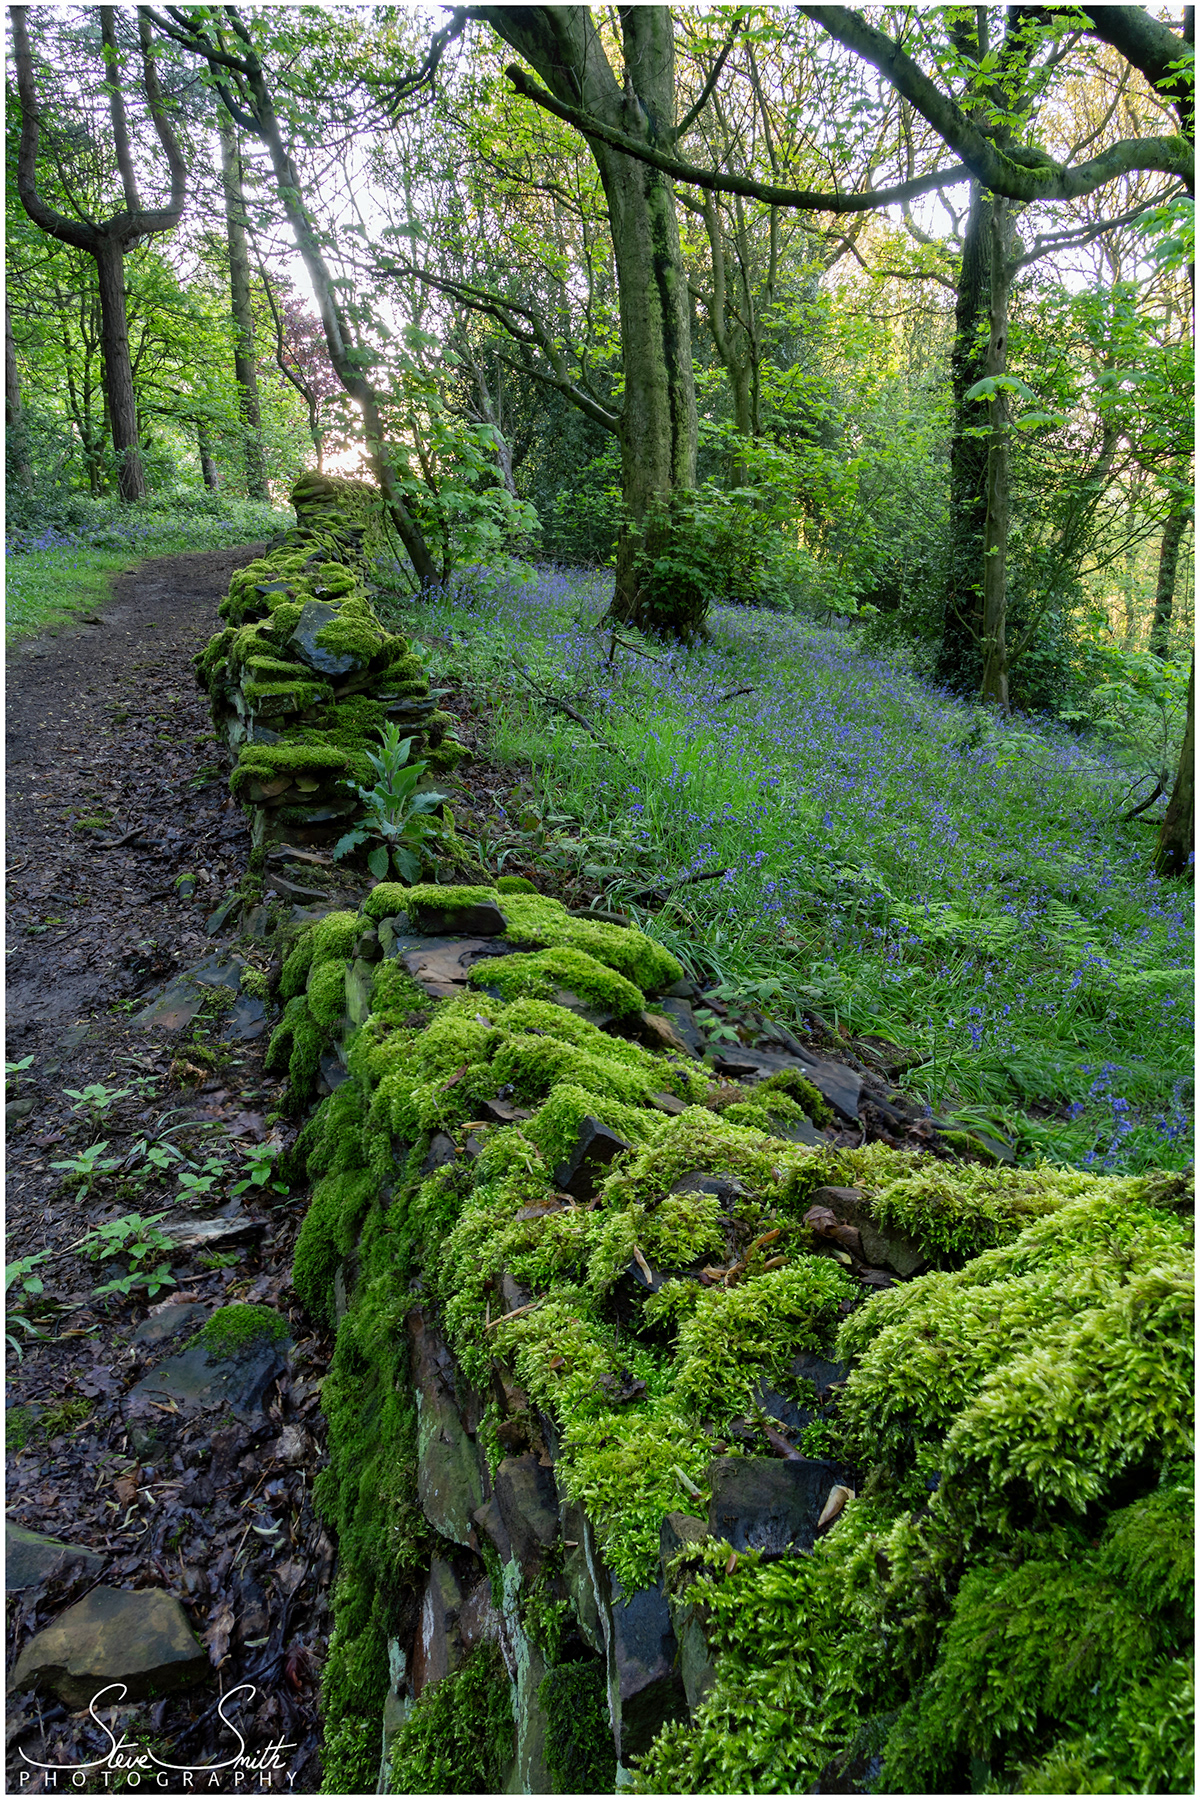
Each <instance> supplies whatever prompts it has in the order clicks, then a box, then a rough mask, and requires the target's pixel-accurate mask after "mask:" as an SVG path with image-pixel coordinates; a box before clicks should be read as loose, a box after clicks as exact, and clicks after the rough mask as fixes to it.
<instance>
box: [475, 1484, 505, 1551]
mask: <svg viewBox="0 0 1200 1800" xmlns="http://www.w3.org/2000/svg"><path fill="white" fill-rule="evenodd" d="M471 1518H472V1520H473V1522H474V1524H475V1525H476V1527H477V1529H478V1530H480V1531H482V1532H483V1533H484V1534H485V1535H486V1536H487V1537H488V1538H489V1539H490V1540H491V1542H492V1544H493V1545H494V1546H495V1549H496V1553H497V1555H498V1556H499V1558H500V1561H501V1562H502V1563H506V1562H511V1561H512V1559H513V1547H512V1539H511V1538H510V1537H509V1535H508V1527H507V1526H506V1525H505V1523H504V1517H503V1514H502V1513H501V1511H500V1502H499V1501H498V1500H497V1498H496V1496H495V1494H493V1495H492V1497H491V1499H490V1500H489V1501H488V1502H487V1504H486V1505H485V1506H477V1507H476V1508H475V1511H474V1512H473V1513H472V1514H471Z"/></svg>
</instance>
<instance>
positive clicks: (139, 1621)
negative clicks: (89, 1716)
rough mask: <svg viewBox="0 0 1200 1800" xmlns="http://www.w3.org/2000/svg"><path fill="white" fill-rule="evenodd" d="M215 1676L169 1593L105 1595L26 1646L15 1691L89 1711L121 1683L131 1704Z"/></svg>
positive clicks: (89, 1598) (105, 1591)
mask: <svg viewBox="0 0 1200 1800" xmlns="http://www.w3.org/2000/svg"><path fill="white" fill-rule="evenodd" d="M207 1673H208V1657H207V1655H206V1654H205V1652H204V1650H203V1648H202V1647H201V1645H200V1644H198V1643H197V1641H196V1638H195V1636H194V1634H193V1632H192V1628H191V1626H190V1624H189V1623H188V1617H187V1614H186V1613H185V1612H184V1610H183V1607H182V1606H181V1605H180V1603H179V1601H178V1600H176V1599H174V1598H173V1597H172V1596H171V1595H170V1594H165V1593H163V1591H162V1589H161V1588H139V1589H138V1590H137V1591H136V1592H133V1593H130V1592H127V1591H125V1590H124V1589H121V1588H110V1587H97V1588H93V1589H92V1591H91V1593H90V1594H87V1595H85V1597H84V1598H83V1599H82V1600H80V1601H78V1602H77V1604H76V1605H74V1606H69V1607H68V1608H67V1610H66V1612H65V1613H62V1614H61V1615H60V1617H59V1618H57V1619H55V1621H54V1623H53V1624H52V1625H49V1626H47V1627H46V1629H45V1630H44V1631H39V1632H38V1634H37V1636H36V1637H35V1638H32V1639H31V1640H30V1642H29V1643H28V1644H26V1646H25V1648H24V1650H22V1652H21V1655H20V1657H19V1659H18V1661H17V1666H16V1668H15V1669H14V1670H13V1673H12V1679H11V1682H10V1688H11V1691H13V1692H15V1693H20V1692H21V1691H22V1690H24V1689H27V1688H40V1689H43V1690H46V1689H48V1690H49V1691H50V1692H51V1693H54V1694H57V1695H58V1696H59V1698H60V1699H61V1700H64V1701H65V1702H66V1704H67V1705H68V1706H69V1707H75V1708H78V1707H85V1706H87V1705H88V1704H89V1702H90V1701H91V1700H92V1699H93V1697H94V1696H95V1695H96V1694H98V1693H99V1692H100V1690H101V1689H102V1688H105V1687H109V1686H110V1685H111V1684H112V1683H113V1682H123V1683H124V1684H125V1687H126V1688H127V1690H128V1695H127V1697H128V1699H130V1700H145V1699H148V1698H149V1697H150V1695H152V1694H160V1693H167V1692H169V1691H170V1690H171V1689H173V1688H179V1687H190V1686H192V1684H193V1683H195V1682H197V1681H201V1680H203V1679H204V1676H205V1675H206V1674H207Z"/></svg>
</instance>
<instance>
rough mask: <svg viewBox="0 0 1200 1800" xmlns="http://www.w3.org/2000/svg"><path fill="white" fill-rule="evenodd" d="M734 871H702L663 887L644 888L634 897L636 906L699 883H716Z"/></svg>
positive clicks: (682, 876) (683, 876) (669, 882)
mask: <svg viewBox="0 0 1200 1800" xmlns="http://www.w3.org/2000/svg"><path fill="white" fill-rule="evenodd" d="M732 874H733V870H732V869H702V870H701V871H700V873H699V874H698V875H681V876H680V877H679V880H678V881H668V882H666V883H665V884H664V885H663V886H661V887H652V888H643V889H642V891H641V893H640V894H635V895H634V896H633V899H634V904H635V906H645V905H646V904H647V903H648V902H649V901H650V900H653V898H654V896H655V895H656V894H663V895H666V894H673V893H674V892H675V890H676V888H683V887H692V886H693V885H694V884H695V883H696V882H697V881H716V880H718V879H719V877H720V876H722V875H732Z"/></svg>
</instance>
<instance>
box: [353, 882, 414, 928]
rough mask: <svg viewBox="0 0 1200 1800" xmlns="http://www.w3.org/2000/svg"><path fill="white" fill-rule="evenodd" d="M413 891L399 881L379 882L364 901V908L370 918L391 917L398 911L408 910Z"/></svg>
mask: <svg viewBox="0 0 1200 1800" xmlns="http://www.w3.org/2000/svg"><path fill="white" fill-rule="evenodd" d="M412 891H413V890H412V889H411V888H406V887H403V886H402V885H401V884H400V882H398V881H380V882H377V883H376V885H375V886H374V887H373V888H372V889H371V891H370V893H369V894H368V895H367V897H366V899H365V900H364V901H363V903H362V909H363V911H364V912H365V913H366V915H367V917H368V919H387V918H390V917H392V916H393V915H394V914H396V913H401V912H405V911H407V908H408V902H409V897H410V895H411V894H412Z"/></svg>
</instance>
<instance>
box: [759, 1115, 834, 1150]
mask: <svg viewBox="0 0 1200 1800" xmlns="http://www.w3.org/2000/svg"><path fill="white" fill-rule="evenodd" d="M771 1136H772V1137H777V1138H783V1139H784V1140H785V1141H786V1142H787V1143H789V1144H823V1143H825V1142H826V1139H825V1138H824V1137H822V1135H821V1133H820V1132H819V1131H818V1130H817V1128H816V1126H815V1125H814V1124H813V1122H812V1120H811V1119H772V1120H771Z"/></svg>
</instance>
